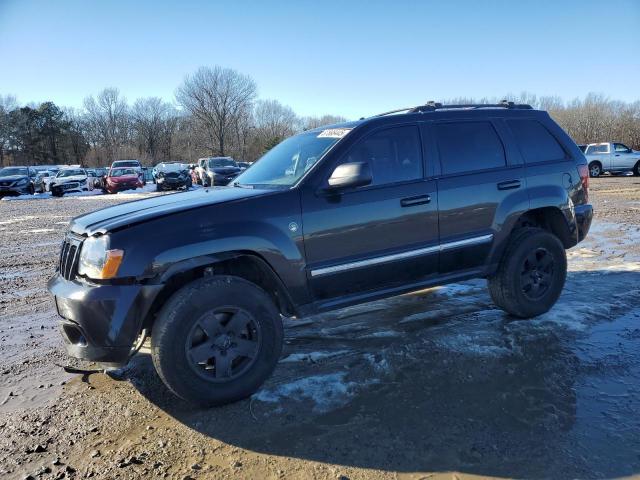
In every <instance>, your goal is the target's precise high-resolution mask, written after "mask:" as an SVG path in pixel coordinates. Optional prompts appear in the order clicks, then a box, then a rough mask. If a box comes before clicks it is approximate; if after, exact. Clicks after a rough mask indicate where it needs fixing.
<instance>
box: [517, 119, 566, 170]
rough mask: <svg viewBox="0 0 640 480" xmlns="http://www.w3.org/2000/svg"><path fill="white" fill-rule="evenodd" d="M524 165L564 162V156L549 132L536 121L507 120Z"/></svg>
mask: <svg viewBox="0 0 640 480" xmlns="http://www.w3.org/2000/svg"><path fill="white" fill-rule="evenodd" d="M507 125H509V128H510V129H511V131H512V132H513V136H514V137H515V139H516V142H517V144H518V146H519V147H520V153H522V157H523V159H524V161H525V163H537V162H550V161H554V160H564V159H565V157H566V155H565V152H564V149H563V148H562V147H561V146H560V144H559V143H558V141H557V140H556V139H555V137H554V136H553V135H551V133H549V130H547V129H546V127H545V126H544V125H542V124H541V123H540V122H538V121H536V120H507Z"/></svg>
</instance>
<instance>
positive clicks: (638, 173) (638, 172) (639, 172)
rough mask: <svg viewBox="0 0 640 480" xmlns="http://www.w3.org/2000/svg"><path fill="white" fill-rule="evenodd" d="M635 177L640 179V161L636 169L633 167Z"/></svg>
mask: <svg viewBox="0 0 640 480" xmlns="http://www.w3.org/2000/svg"><path fill="white" fill-rule="evenodd" d="M633 175H634V176H635V177H640V161H638V163H636V165H635V167H633Z"/></svg>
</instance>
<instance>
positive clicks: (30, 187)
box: [29, 183, 36, 195]
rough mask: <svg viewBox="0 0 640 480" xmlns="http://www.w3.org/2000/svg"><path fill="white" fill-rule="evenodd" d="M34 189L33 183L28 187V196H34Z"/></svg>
mask: <svg viewBox="0 0 640 480" xmlns="http://www.w3.org/2000/svg"><path fill="white" fill-rule="evenodd" d="M35 193H36V187H34V186H33V183H32V184H31V185H29V195H35Z"/></svg>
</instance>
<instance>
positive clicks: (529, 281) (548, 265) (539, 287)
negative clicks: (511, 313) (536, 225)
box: [520, 248, 555, 300]
mask: <svg viewBox="0 0 640 480" xmlns="http://www.w3.org/2000/svg"><path fill="white" fill-rule="evenodd" d="M554 266H555V261H554V259H553V255H552V254H551V253H550V252H549V251H548V250H547V249H546V248H538V249H536V250H535V251H533V252H531V253H530V254H529V255H527V257H526V258H525V260H524V264H523V265H522V273H521V274H520V281H521V286H522V292H523V293H524V295H525V296H526V297H527V298H529V299H531V300H536V299H539V298H541V297H543V296H544V295H545V293H547V290H549V286H550V285H551V282H552V281H553V273H554Z"/></svg>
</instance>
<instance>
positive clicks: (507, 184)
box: [498, 180, 520, 190]
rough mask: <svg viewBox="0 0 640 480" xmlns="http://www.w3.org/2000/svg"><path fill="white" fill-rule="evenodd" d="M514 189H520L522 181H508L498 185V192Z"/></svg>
mask: <svg viewBox="0 0 640 480" xmlns="http://www.w3.org/2000/svg"><path fill="white" fill-rule="evenodd" d="M512 188H520V180H507V181H506V182H500V183H498V190H511V189H512Z"/></svg>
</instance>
